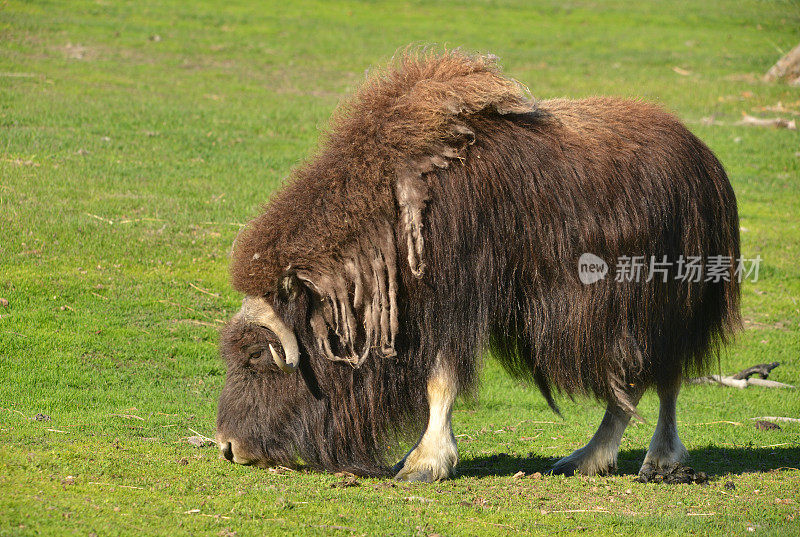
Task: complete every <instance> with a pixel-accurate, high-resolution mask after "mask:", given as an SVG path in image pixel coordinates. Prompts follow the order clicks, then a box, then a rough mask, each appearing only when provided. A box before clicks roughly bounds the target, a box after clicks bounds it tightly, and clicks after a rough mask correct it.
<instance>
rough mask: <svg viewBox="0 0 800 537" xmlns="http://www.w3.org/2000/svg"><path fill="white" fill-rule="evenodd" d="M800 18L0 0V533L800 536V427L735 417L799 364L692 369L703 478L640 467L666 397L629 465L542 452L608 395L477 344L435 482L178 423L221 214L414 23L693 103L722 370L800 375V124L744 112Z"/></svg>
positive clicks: (206, 352)
mask: <svg viewBox="0 0 800 537" xmlns="http://www.w3.org/2000/svg"><path fill="white" fill-rule="evenodd" d="M798 28H800V6H798V4H797V3H796V2H790V1H786V2H780V1H744V0H743V1H738V2H722V1H717V0H711V1H708V2H695V3H685V2H638V3H629V2H623V1H618V2H613V1H601V2H583V1H577V2H570V3H564V2H560V1H551V2H536V3H533V4H531V3H528V2H522V1H519V2H514V1H496V2H466V1H463V2H447V3H445V2H363V3H362V2H318V3H317V2H275V3H269V4H267V3H259V2H243V1H236V0H233V1H227V2H217V1H207V2H178V1H160V2H156V1H153V0H143V1H140V2H111V1H102V0H99V1H96V2H94V1H73V2H68V3H66V2H53V1H51V2H47V1H36V2H20V1H15V0H11V1H6V2H2V3H0V297H1V298H4V299H6V300H7V301H8V304H7V305H5V306H2V305H0V535H63V534H77V535H91V534H96V535H149V534H160V535H164V534H210V535H223V536H224V535H233V534H238V535H256V534H280V533H291V534H308V535H316V534H329V533H336V534H350V533H352V534H363V535H377V534H399V535H408V534H420V535H425V534H440V535H476V534H500V535H508V534H517V533H520V534H525V533H535V534H551V533H559V534H621V533H625V534H652V535H662V534H666V535H684V534H687V533H707V534H714V535H729V534H749V533H750V532H751V531H752V532H754V533H755V534H774V535H789V534H797V533H798V530H800V512H799V509H800V470H798V466H800V426H799V425H798V424H797V423H783V422H782V423H780V425H781V427H782V430H772V431H761V430H757V429H755V427H754V425H753V421H752V419H751V418H754V417H759V416H785V417H794V418H798V417H800V394H798V392H797V391H796V390H778V389H765V388H756V387H751V388H748V389H746V390H736V389H732V388H720V387H716V386H687V387H685V388H684V390H683V393H682V396H681V399H680V401H679V415H678V418H679V427H680V430H681V433H682V435H683V438H684V442H685V443H686V445H687V447H688V448H689V450H690V453H691V460H690V461H689V462H690V464H691V465H693V466H694V467H695V468H696V469H697V470H703V471H705V472H707V473H709V475H710V476H711V478H712V479H711V482H710V484H709V485H707V486H699V485H675V486H665V485H658V486H656V485H651V484H650V485H645V484H640V483H636V482H634V476H635V473H636V471H637V470H638V465H639V464H640V462H641V460H642V458H643V456H644V450H645V449H646V447H647V443H648V442H649V437H650V435H651V434H652V429H653V426H654V422H655V418H656V415H657V401H656V399H655V397H654V396H652V395H648V396H646V397H645V399H644V400H643V401H642V403H641V405H640V411H641V413H642V415H643V417H644V418H645V420H646V422H645V423H643V424H634V425H633V426H631V427H630V428H629V430H628V431H627V432H626V435H625V438H624V441H623V446H622V451H621V454H620V471H619V472H618V475H615V476H612V477H595V478H586V477H574V478H563V477H549V476H546V475H545V476H543V477H542V476H539V475H538V474H537V472H539V473H544V472H546V470H547V469H548V468H549V466H550V465H551V464H552V463H553V462H554V461H555V460H557V459H558V458H559V457H562V456H564V455H566V454H568V453H569V452H571V451H572V450H573V449H575V448H577V447H579V446H580V445H582V444H583V443H585V442H586V440H587V439H588V438H589V437H590V436H591V434H592V433H593V431H594V429H595V428H596V426H597V424H598V423H599V421H600V417H601V415H602V408H601V407H600V406H599V405H598V404H596V403H595V402H593V401H591V400H576V401H569V400H565V401H562V411H563V414H564V416H565V417H564V419H563V420H562V419H561V418H558V417H556V416H554V415H553V414H552V413H551V412H550V411H549V410H548V408H547V407H546V404H545V403H544V401H543V400H542V398H541V396H540V395H539V394H538V393H537V391H536V390H535V389H532V388H530V387H528V386H525V385H523V384H522V383H520V382H518V381H515V380H513V379H510V378H508V377H507V376H506V375H504V374H503V373H502V372H501V370H500V368H499V367H498V366H497V365H496V364H495V363H494V362H493V361H491V359H487V361H486V365H485V369H484V374H483V379H484V380H483V384H482V387H481V390H480V393H479V396H478V398H477V399H476V400H474V401H462V402H459V404H458V406H457V409H456V411H455V416H454V421H455V432H456V434H457V435H458V440H459V447H460V451H461V457H462V459H461V463H460V476H459V477H458V478H456V479H454V480H451V481H447V482H443V483H438V484H434V485H416V484H411V485H407V484H397V485H396V484H394V483H393V482H390V481H386V480H375V479H359V480H358V482H357V484H356V486H349V487H340V486H336V485H337V484H341V483H342V478H341V477H337V476H333V475H327V474H311V473H303V472H291V471H290V472H286V471H283V472H281V471H267V470H261V469H254V468H249V467H240V466H235V465H231V464H228V463H226V462H224V461H220V460H219V459H218V457H217V453H216V450H215V449H214V448H213V447H202V448H198V447H194V446H192V445H191V444H190V443H189V442H188V441H187V438H188V437H190V436H194V435H196V434H197V433H200V434H202V435H206V436H213V431H214V421H215V420H214V418H215V403H216V399H217V397H218V395H219V392H220V390H221V387H222V384H223V382H224V373H225V371H224V366H223V364H222V362H221V361H220V359H219V358H218V355H217V338H218V336H217V330H218V328H219V326H220V325H221V323H222V322H223V321H224V320H225V319H227V318H228V317H229V316H230V315H231V314H232V313H233V312H235V311H236V310H237V309H238V306H239V301H240V298H241V297H239V296H238V295H237V294H236V293H235V292H233V291H232V289H231V288H230V285H229V284H228V279H227V255H228V252H229V248H230V245H231V243H232V241H233V238H234V237H235V235H236V233H237V232H238V231H239V229H240V226H241V225H242V224H243V223H244V222H246V221H247V220H248V219H249V218H251V217H253V216H254V215H255V214H257V212H258V210H259V207H260V205H261V204H262V203H263V202H264V201H265V200H267V199H268V197H269V195H270V193H272V192H273V191H274V190H275V189H276V188H277V187H278V185H279V184H280V182H281V180H282V178H284V177H285V176H286V175H287V173H288V171H289V170H290V169H291V167H292V166H294V165H295V164H296V163H298V162H299V161H301V160H302V159H303V158H304V157H305V156H306V155H308V154H309V152H310V151H312V150H313V148H314V146H315V143H316V141H317V139H318V137H319V134H320V130H321V129H322V128H323V127H324V125H325V123H326V121H327V118H328V117H329V115H330V113H331V111H332V110H333V108H334V107H335V106H336V103H337V101H338V100H339V99H340V98H341V96H343V95H344V94H346V93H347V92H348V91H350V90H352V89H353V88H354V87H355V86H356V85H357V84H358V83H359V81H360V80H362V79H363V76H364V70H365V69H369V68H370V67H372V66H375V65H380V64H382V63H384V62H385V61H386V60H387V59H388V58H389V57H390V56H391V55H392V54H393V53H394V51H395V50H397V49H398V48H401V47H404V46H405V45H407V44H408V43H439V44H443V45H448V46H463V47H465V48H467V49H469V50H476V51H483V52H493V53H495V54H497V55H498V56H500V58H501V63H502V64H503V66H504V68H505V70H506V72H507V73H508V74H510V75H511V76H514V77H516V78H518V79H519V80H521V81H522V82H524V83H526V84H527V85H528V86H529V87H530V89H531V91H532V93H533V94H534V95H535V96H536V97H538V98H548V97H560V96H568V97H581V96H586V95H594V94H612V95H622V96H629V97H641V98H643V99H647V100H650V101H655V102H658V103H660V104H661V105H662V106H664V107H665V108H667V109H670V110H672V111H674V112H675V113H676V114H677V115H678V116H679V117H681V118H682V119H683V120H684V121H685V122H686V123H687V125H688V126H689V127H690V128H691V129H692V130H693V131H694V132H695V133H696V134H697V135H698V136H700V137H701V138H702V139H703V140H705V141H706V142H707V143H708V144H709V146H710V147H711V148H712V149H713V150H714V151H715V152H716V153H717V155H718V156H719V158H720V159H721V161H722V162H723V163H724V164H725V166H726V168H727V170H728V172H729V175H730V177H731V182H732V183H733V186H734V189H735V191H736V194H737V198H738V201H739V211H740V217H741V226H742V249H743V253H744V254H745V255H746V256H747V257H755V256H756V255H760V256H761V257H762V259H763V263H762V266H761V273H760V278H759V280H758V281H757V282H755V283H753V282H748V283H746V284H745V286H744V289H743V314H744V319H745V328H746V329H745V331H743V332H742V333H741V334H740V335H739V337H738V339H737V341H736V343H735V344H734V345H732V346H730V347H728V348H726V349H725V351H724V352H723V355H722V358H721V363H720V368H721V370H722V371H723V372H735V371H738V370H739V369H742V368H743V367H746V366H749V365H753V364H756V363H761V362H772V361H778V362H781V365H780V367H778V368H777V369H776V370H775V371H774V372H773V373H772V375H771V377H770V378H773V379H775V380H779V381H783V382H787V383H791V384H795V385H798V384H800V326H798V323H800V304H798V300H800V266H799V265H800V218H798V214H800V138H799V137H798V133H797V131H790V130H772V129H764V128H755V127H747V126H739V125H736V122H737V121H738V120H739V119H740V118H741V114H742V113H745V112H746V113H748V114H751V115H757V116H762V117H774V116H777V115H781V116H784V117H792V118H797V117H798V115H800V89H798V88H791V87H788V86H785V85H782V84H767V83H763V82H760V75H761V74H762V73H764V72H765V71H766V70H767V69H768V68H769V66H770V65H771V64H772V63H774V62H775V60H776V59H777V58H778V57H780V56H781V54H782V51H786V50H788V49H789V48H790V47H792V46H794V45H796V44H797V42H798V39H800V33H798ZM704 118H711V121H709V120H707V119H704ZM37 415H39V416H38V417H39V419H40V420H42V421H40V420H37V419H36V417H37ZM519 471H522V472H524V474H525V476H524V477H519V476H516V477H515V474H517V473H518V472H519ZM728 482H731V483H733V486H734V487H735V488H730V486H728V488H726V486H725V485H726V484H727V483H728Z"/></svg>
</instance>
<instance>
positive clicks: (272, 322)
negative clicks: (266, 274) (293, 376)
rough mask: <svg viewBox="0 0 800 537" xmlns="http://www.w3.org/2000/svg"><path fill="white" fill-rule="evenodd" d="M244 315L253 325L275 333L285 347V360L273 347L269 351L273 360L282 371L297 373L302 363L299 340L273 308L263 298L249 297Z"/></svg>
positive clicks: (243, 310) (243, 307) (243, 304)
mask: <svg viewBox="0 0 800 537" xmlns="http://www.w3.org/2000/svg"><path fill="white" fill-rule="evenodd" d="M242 314H243V315H244V317H245V319H247V320H248V321H249V322H251V323H255V324H258V325H260V326H263V327H264V328H268V329H270V330H272V331H273V332H275V335H277V336H278V339H279V340H280V342H281V347H283V354H284V355H285V356H286V359H285V360H284V359H283V358H281V356H280V354H278V353H277V352H276V351H275V349H274V348H273V347H272V345H270V346H269V351H270V353H271V354H272V359H273V360H274V361H275V365H277V366H278V367H279V368H280V369H281V370H282V371H285V372H286V373H294V372H295V371H297V364H298V362H299V361H300V350H299V348H298V346H297V338H296V337H295V335H294V332H292V331H291V330H290V329H289V327H288V326H286V324H285V323H284V322H283V321H282V320H281V319H280V317H278V315H277V314H276V313H275V311H274V310H273V309H272V306H270V305H269V304H267V301H266V300H264V299H263V298H261V297H247V298H245V299H244V302H242Z"/></svg>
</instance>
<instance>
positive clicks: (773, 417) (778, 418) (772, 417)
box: [750, 416, 800, 423]
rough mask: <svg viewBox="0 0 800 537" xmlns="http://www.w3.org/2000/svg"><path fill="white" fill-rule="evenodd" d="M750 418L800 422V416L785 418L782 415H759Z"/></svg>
mask: <svg viewBox="0 0 800 537" xmlns="http://www.w3.org/2000/svg"><path fill="white" fill-rule="evenodd" d="M750 419H751V420H766V421H786V422H789V423H800V418H786V417H784V416H759V417H757V418H750Z"/></svg>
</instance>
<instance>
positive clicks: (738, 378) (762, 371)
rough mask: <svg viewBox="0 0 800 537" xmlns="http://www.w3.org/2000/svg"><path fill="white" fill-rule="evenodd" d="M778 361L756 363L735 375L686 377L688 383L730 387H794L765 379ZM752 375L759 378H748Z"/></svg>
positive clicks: (777, 364)
mask: <svg viewBox="0 0 800 537" xmlns="http://www.w3.org/2000/svg"><path fill="white" fill-rule="evenodd" d="M779 365H780V364H779V363H778V362H772V363H770V364H758V365H754V366H753V367H748V368H747V369H743V370H742V371H739V372H738V373H736V374H735V375H709V376H707V377H698V378H691V379H686V382H687V383H689V384H722V385H723V386H730V387H731V388H739V389H744V388H747V387H748V386H763V387H765V388H792V389H793V388H794V386H792V385H791V384H784V383H783V382H777V381H774V380H767V376H769V374H770V372H771V371H772V370H773V369H775V368H776V367H778V366H779ZM753 375H759V376H760V377H761V378H750V377H751V376H753Z"/></svg>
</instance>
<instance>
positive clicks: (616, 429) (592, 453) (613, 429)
mask: <svg viewBox="0 0 800 537" xmlns="http://www.w3.org/2000/svg"><path fill="white" fill-rule="evenodd" d="M630 420H631V416H630V415H629V414H626V413H625V412H623V411H622V410H621V409H620V408H619V407H617V406H612V405H609V406H608V407H607V408H606V414H605V416H603V421H602V422H600V427H598V429H597V432H596V433H594V436H592V439H591V440H589V443H588V444H586V445H585V446H584V447H582V448H581V449H578V450H576V451H574V452H572V454H571V455H569V456H567V457H564V458H563V459H561V460H560V461H558V462H557V463H556V464H555V466H553V473H554V474H564V475H573V474H575V473H576V472H577V473H581V474H586V475H593V474H610V473H613V472H614V470H615V469H616V467H617V452H618V451H619V444H620V442H621V441H622V433H624V432H625V428H626V427H627V426H628V422H630Z"/></svg>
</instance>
